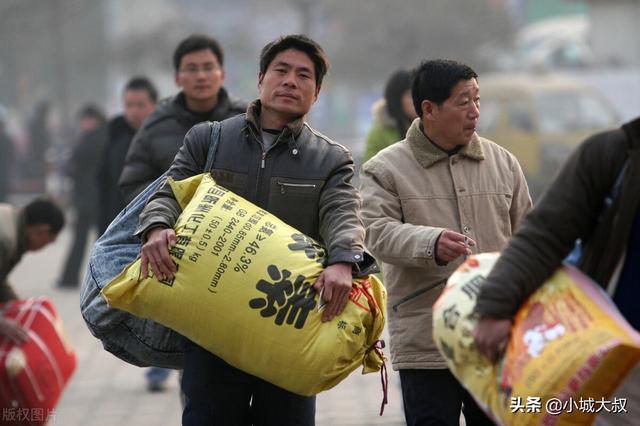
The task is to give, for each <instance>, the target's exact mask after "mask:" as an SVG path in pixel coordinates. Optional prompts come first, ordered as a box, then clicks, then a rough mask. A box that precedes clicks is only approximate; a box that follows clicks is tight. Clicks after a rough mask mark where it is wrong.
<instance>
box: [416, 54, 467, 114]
mask: <svg viewBox="0 0 640 426" xmlns="http://www.w3.org/2000/svg"><path fill="white" fill-rule="evenodd" d="M472 78H478V74H476V72H475V71H474V70H472V69H471V67H470V66H468V65H465V64H463V63H461V62H457V61H453V60H450V59H435V60H431V61H424V62H422V63H421V64H420V65H419V66H418V68H416V70H415V71H414V76H413V83H412V85H411V97H412V98H413V107H414V108H415V109H416V114H418V117H422V106H421V105H422V101H424V100H425V99H426V100H428V101H431V102H434V103H435V104H436V105H442V104H443V103H444V101H446V100H447V99H449V96H451V89H453V86H455V85H456V84H457V83H458V82H459V81H462V80H471V79H472Z"/></svg>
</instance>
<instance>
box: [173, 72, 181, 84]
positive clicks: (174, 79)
mask: <svg viewBox="0 0 640 426" xmlns="http://www.w3.org/2000/svg"><path fill="white" fill-rule="evenodd" d="M173 82H174V83H176V86H178V87H182V86H181V85H180V82H179V81H178V71H176V72H174V73H173Z"/></svg>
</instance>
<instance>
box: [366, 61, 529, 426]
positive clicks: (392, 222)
mask: <svg viewBox="0 0 640 426" xmlns="http://www.w3.org/2000/svg"><path fill="white" fill-rule="evenodd" d="M477 77H478V76H477V74H476V73H475V72H474V71H473V70H472V69H471V68H469V67H468V66H466V65H464V64H461V63H458V62H455V61H450V60H433V61H426V62H424V63H422V64H421V65H420V66H419V67H418V68H417V70H416V71H415V75H414V81H413V84H412V97H413V103H414V107H415V109H416V113H417V114H418V117H419V118H417V119H416V120H415V121H414V122H413V124H412V125H411V127H410V128H409V130H408V131H407V135H406V139H404V140H402V141H400V142H398V143H396V144H394V145H391V146H390V147H388V148H386V149H384V150H382V151H380V152H379V153H378V154H377V155H376V156H375V157H373V158H372V159H371V160H369V161H368V162H367V163H365V164H364V166H363V167H362V174H361V182H362V197H363V200H364V205H363V211H362V214H363V219H364V222H365V225H366V227H367V236H366V246H367V248H368V249H369V250H370V251H371V252H372V253H373V254H374V256H376V258H378V260H380V261H382V262H383V270H384V282H385V284H386V286H387V289H388V294H389V305H388V306H389V312H388V316H389V333H390V336H391V360H392V363H393V368H394V369H396V370H399V372H400V380H401V384H402V396H403V400H404V408H405V417H406V420H407V424H408V425H426V424H438V425H458V422H459V417H460V407H461V405H462V404H463V403H464V415H465V418H466V422H467V424H468V425H474V426H475V425H484V424H492V423H491V421H490V420H489V419H488V418H487V417H486V416H485V415H484V414H483V413H482V411H481V410H480V409H479V408H478V406H477V405H476V404H475V402H474V401H473V399H472V398H471V397H470V395H469V394H468V393H467V392H466V391H465V390H464V389H463V388H462V386H461V385H460V384H459V383H458V382H457V381H456V379H455V378H454V377H453V375H451V373H450V372H449V370H447V369H446V364H445V361H444V359H443V358H442V357H441V356H440V354H439V353H438V350H437V348H436V346H435V343H434V342H433V338H432V331H431V327H432V325H431V324H432V319H431V306H432V305H433V303H434V302H435V300H436V299H437V298H438V296H439V295H440V293H441V291H442V289H443V287H444V284H445V283H446V280H447V278H449V276H450V275H451V274H452V273H453V271H454V270H455V269H456V268H457V267H458V266H459V265H460V263H461V262H462V261H463V260H464V257H465V256H466V255H469V254H471V253H472V252H475V253H478V252H489V251H499V250H501V249H502V248H503V247H504V246H505V245H506V243H507V240H508V239H509V237H510V236H511V234H512V233H513V231H514V230H515V228H516V227H517V226H518V224H519V223H520V221H521V220H522V218H523V216H524V215H525V213H526V212H527V211H528V210H529V209H530V208H531V197H530V196H529V190H528V187H527V184H526V182H525V179H524V176H523V174H522V170H521V168H520V165H519V164H518V161H517V160H516V158H515V157H514V156H513V155H512V154H510V153H509V152H508V151H506V150H505V149H504V148H502V147H500V146H498V145H496V144H495V143H493V142H491V141H489V140H487V139H484V138H481V137H480V136H478V135H477V134H476V132H475V129H476V125H477V123H478V118H479V116H480V90H479V86H478V81H477Z"/></svg>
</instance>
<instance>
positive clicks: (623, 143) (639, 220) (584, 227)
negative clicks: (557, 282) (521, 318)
mask: <svg viewBox="0 0 640 426" xmlns="http://www.w3.org/2000/svg"><path fill="white" fill-rule="evenodd" d="M639 184H640V118H636V119H635V120H634V121H631V122H629V123H627V124H625V125H623V126H622V127H621V128H619V129H614V130H610V131H607V132H604V133H600V134H597V135H594V136H592V137H590V138H589V139H587V140H586V141H585V142H584V143H583V144H582V145H580V147H578V149H577V150H576V151H575V152H574V153H573V154H572V156H571V157H570V158H569V160H568V161H567V163H566V164H565V165H564V167H563V168H562V170H561V171H560V173H559V175H558V176H557V177H556V179H555V181H554V183H553V184H552V185H551V186H550V188H549V190H548V191H547V192H546V193H545V194H544V196H543V197H542V199H541V200H540V203H539V204H538V205H537V207H536V208H535V209H534V210H533V211H532V212H531V214H530V215H529V216H528V217H527V218H526V219H525V221H524V222H523V225H522V228H521V229H520V230H519V231H518V232H517V233H516V234H515V235H514V236H513V239H512V240H511V242H510V243H509V245H508V246H507V248H506V249H505V251H504V253H503V254H502V256H501V257H500V259H499V260H498V262H497V263H496V265H495V267H494V269H493V270H492V271H491V273H490V274H489V276H488V277H487V280H486V282H485V283H484V284H483V286H482V288H481V291H480V294H479V296H478V303H477V305H476V312H477V313H478V314H479V316H480V319H479V321H478V324H477V326H476V329H475V331H474V337H475V342H476V345H477V348H478V351H480V352H481V353H483V354H484V355H486V356H487V357H488V358H489V359H490V360H491V361H493V362H496V361H497V360H498V358H499V357H500V355H501V353H502V352H503V351H504V349H505V347H506V344H507V341H508V339H509V333H510V329H511V318H512V317H513V316H514V315H515V313H516V311H517V310H518V309H519V308H520V306H521V305H522V304H523V303H524V302H525V300H526V299H527V297H528V296H529V295H530V294H532V293H533V292H534V291H535V290H536V289H537V288H538V287H540V286H541V285H542V284H543V282H544V281H545V279H547V278H548V277H549V276H550V275H551V273H552V272H553V271H555V269H556V268H557V267H558V266H559V265H560V263H561V262H562V260H563V259H564V258H565V257H566V256H567V254H568V253H569V252H570V251H571V249H572V248H573V247H574V244H575V241H576V239H577V238H580V239H581V240H582V243H583V245H584V251H583V255H582V257H581V260H580V261H579V263H578V266H579V268H580V269H581V270H582V271H583V272H585V273H586V274H587V275H589V276H590V277H591V278H593V280H594V281H596V282H597V283H598V284H600V285H601V286H602V287H603V288H604V289H606V290H607V292H608V293H609V294H610V295H612V298H613V302H614V303H615V304H616V306H617V307H618V309H619V310H620V313H621V314H622V315H623V316H624V317H625V319H626V320H627V321H628V322H629V324H631V326H633V327H634V328H635V329H636V330H639V329H640V310H638V300H639V299H640V191H639V190H638V185H639ZM531 396H532V397H535V396H536V395H531ZM616 397H620V398H624V400H625V401H626V411H627V412H626V413H613V412H612V413H607V412H606V411H607V410H603V411H602V414H601V415H600V417H599V418H598V419H597V420H596V424H598V425H637V424H638V418H639V416H640V367H636V368H635V370H633V371H632V372H631V373H630V376H629V377H628V378H627V380H626V382H625V383H624V384H623V385H622V386H621V387H620V389H619V390H618V392H617V394H616Z"/></svg>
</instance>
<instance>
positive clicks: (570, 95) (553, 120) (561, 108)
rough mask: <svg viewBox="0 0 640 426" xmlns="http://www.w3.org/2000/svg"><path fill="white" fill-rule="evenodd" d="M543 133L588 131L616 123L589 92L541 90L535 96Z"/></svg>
mask: <svg viewBox="0 0 640 426" xmlns="http://www.w3.org/2000/svg"><path fill="white" fill-rule="evenodd" d="M535 102H536V108H537V110H538V114H539V116H540V130H541V131H542V132H544V133H562V132H572V131H590V130H595V129H601V128H605V127H610V126H613V125H615V122H616V118H615V116H614V115H613V113H612V112H611V111H610V110H609V109H607V107H606V106H605V105H603V104H602V103H601V101H600V100H599V99H598V98H597V97H595V96H593V95H591V94H589V93H577V92H569V91H565V92H553V93H540V94H538V95H536V98H535Z"/></svg>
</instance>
